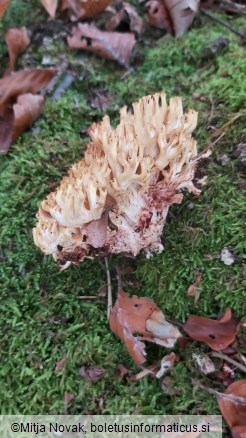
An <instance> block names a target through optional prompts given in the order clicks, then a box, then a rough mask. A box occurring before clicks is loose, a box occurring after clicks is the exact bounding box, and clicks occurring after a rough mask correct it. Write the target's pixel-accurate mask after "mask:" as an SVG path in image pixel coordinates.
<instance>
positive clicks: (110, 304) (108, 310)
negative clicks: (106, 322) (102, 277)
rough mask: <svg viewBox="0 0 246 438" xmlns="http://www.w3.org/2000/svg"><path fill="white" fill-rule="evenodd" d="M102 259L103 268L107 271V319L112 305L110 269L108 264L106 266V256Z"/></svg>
mask: <svg viewBox="0 0 246 438" xmlns="http://www.w3.org/2000/svg"><path fill="white" fill-rule="evenodd" d="M104 261H105V268H106V272H107V285H108V307H107V317H108V319H109V317H110V312H111V309H112V305H113V300H112V284H111V276H110V271H109V266H108V257H104Z"/></svg>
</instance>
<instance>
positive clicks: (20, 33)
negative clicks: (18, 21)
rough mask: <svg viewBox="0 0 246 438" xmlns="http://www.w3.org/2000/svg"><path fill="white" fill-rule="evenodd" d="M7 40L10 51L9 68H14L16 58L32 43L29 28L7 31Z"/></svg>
mask: <svg viewBox="0 0 246 438" xmlns="http://www.w3.org/2000/svg"><path fill="white" fill-rule="evenodd" d="M5 41H6V44H7V46H8V51H9V69H10V70H13V69H14V65H15V61H16V58H17V57H18V56H19V55H21V53H23V52H24V51H25V50H26V48H27V47H28V46H29V44H30V38H29V36H28V30H27V28H26V27H20V28H19V29H15V28H14V29H9V30H8V31H7V33H6V36H5Z"/></svg>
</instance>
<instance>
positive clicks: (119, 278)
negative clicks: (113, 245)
mask: <svg viewBox="0 0 246 438" xmlns="http://www.w3.org/2000/svg"><path fill="white" fill-rule="evenodd" d="M115 270H116V277H117V282H118V292H119V291H120V290H122V278H121V274H120V268H119V266H118V265H116V266H115Z"/></svg>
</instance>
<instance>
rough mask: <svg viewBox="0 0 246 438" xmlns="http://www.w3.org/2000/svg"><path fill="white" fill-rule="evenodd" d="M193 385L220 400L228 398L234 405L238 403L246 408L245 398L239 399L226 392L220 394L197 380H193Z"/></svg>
mask: <svg viewBox="0 0 246 438" xmlns="http://www.w3.org/2000/svg"><path fill="white" fill-rule="evenodd" d="M192 383H193V385H195V386H197V387H198V388H201V389H204V391H207V392H209V393H210V394H213V395H216V397H218V398H227V399H228V400H230V401H231V402H233V403H238V404H239V405H243V406H246V398H245V397H237V396H236V395H234V394H226V393H225V392H219V391H216V390H215V389H212V388H207V387H206V386H204V385H202V384H201V383H200V382H197V380H192Z"/></svg>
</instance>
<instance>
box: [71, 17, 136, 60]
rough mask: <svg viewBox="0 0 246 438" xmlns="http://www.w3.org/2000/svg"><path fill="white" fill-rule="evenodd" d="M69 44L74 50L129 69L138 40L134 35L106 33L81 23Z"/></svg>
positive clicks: (74, 31) (74, 29) (73, 32)
mask: <svg viewBox="0 0 246 438" xmlns="http://www.w3.org/2000/svg"><path fill="white" fill-rule="evenodd" d="M67 42H68V45H69V47H70V48H72V49H82V50H87V51H89V52H93V53H96V54H97V55H99V56H102V57H103V58H107V59H114V60H115V61H118V62H119V63H120V64H122V65H124V66H125V67H128V63H129V60H130V57H131V54H132V49H133V47H134V44H135V43H136V40H135V36H134V34H133V33H120V32H105V31H101V30H99V29H97V28H96V27H95V26H94V25H92V24H81V23H79V24H78V25H77V26H76V27H74V28H73V31H72V36H71V37H68V38H67Z"/></svg>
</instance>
